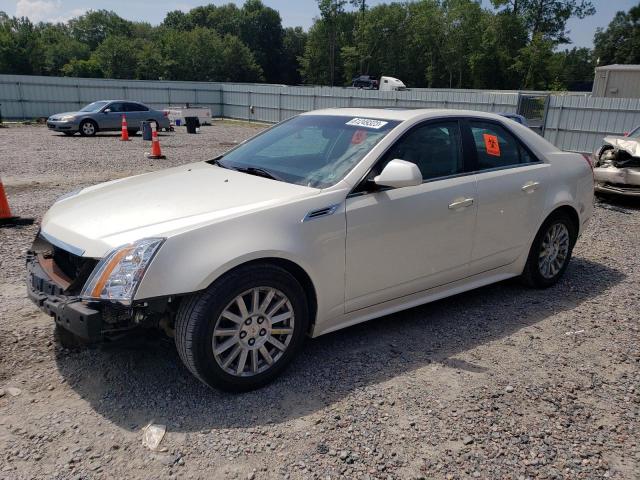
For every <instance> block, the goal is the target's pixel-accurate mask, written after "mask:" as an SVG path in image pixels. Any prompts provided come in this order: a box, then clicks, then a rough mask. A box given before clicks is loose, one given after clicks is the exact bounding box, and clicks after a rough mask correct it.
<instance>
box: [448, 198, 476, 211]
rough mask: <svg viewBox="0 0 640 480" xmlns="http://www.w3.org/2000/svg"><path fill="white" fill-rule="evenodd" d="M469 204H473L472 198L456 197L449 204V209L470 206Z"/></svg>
mask: <svg viewBox="0 0 640 480" xmlns="http://www.w3.org/2000/svg"><path fill="white" fill-rule="evenodd" d="M471 205H473V198H463V199H460V200H458V199H456V200H454V201H453V203H450V204H449V210H458V209H460V208H466V207H470V206H471Z"/></svg>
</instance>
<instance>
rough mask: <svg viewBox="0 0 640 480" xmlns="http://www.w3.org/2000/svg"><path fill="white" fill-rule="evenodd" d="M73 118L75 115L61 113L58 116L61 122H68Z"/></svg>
mask: <svg viewBox="0 0 640 480" xmlns="http://www.w3.org/2000/svg"><path fill="white" fill-rule="evenodd" d="M74 118H76V116H75V115H63V116H62V117H60V120H61V121H63V122H70V121H71V120H73V119H74Z"/></svg>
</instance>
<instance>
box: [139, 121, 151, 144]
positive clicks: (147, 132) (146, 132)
mask: <svg viewBox="0 0 640 480" xmlns="http://www.w3.org/2000/svg"><path fill="white" fill-rule="evenodd" d="M140 127H141V129H142V139H143V140H147V141H149V142H150V141H151V122H142V123H141V124H140Z"/></svg>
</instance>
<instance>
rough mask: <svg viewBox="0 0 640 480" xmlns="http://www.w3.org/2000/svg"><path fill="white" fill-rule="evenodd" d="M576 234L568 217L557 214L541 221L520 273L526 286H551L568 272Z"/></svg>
mask: <svg viewBox="0 0 640 480" xmlns="http://www.w3.org/2000/svg"><path fill="white" fill-rule="evenodd" d="M576 237H577V232H576V228H575V225H574V224H573V222H572V220H571V218H569V216H568V215H566V214H564V213H557V214H555V215H553V216H551V217H549V218H548V219H547V221H545V222H544V224H543V225H542V227H540V230H539V231H538V234H537V235H536V238H535V239H534V241H533V245H532V246H531V251H530V252H529V257H528V259H527V264H526V266H525V269H524V271H523V273H522V277H523V279H524V280H525V282H526V283H528V284H529V285H531V286H533V287H536V288H546V287H550V286H552V285H554V284H555V283H556V282H557V281H558V280H560V277H562V275H563V274H564V271H565V270H566V269H567V266H568V264H569V260H570V259H571V253H572V251H573V246H574V245H575V242H576Z"/></svg>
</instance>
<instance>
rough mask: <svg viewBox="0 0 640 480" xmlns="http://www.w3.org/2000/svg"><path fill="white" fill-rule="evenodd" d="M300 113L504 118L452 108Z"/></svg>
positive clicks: (387, 117) (399, 118)
mask: <svg viewBox="0 0 640 480" xmlns="http://www.w3.org/2000/svg"><path fill="white" fill-rule="evenodd" d="M301 115H334V116H341V117H368V118H378V119H382V120H396V121H401V122H405V121H407V120H412V119H415V118H421V119H428V118H443V117H476V118H486V119H490V120H504V117H502V116H500V115H498V114H496V113H487V112H479V111H476V110H452V109H445V108H398V107H389V108H326V109H322V110H312V111H310V112H305V113H302V114H301Z"/></svg>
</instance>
